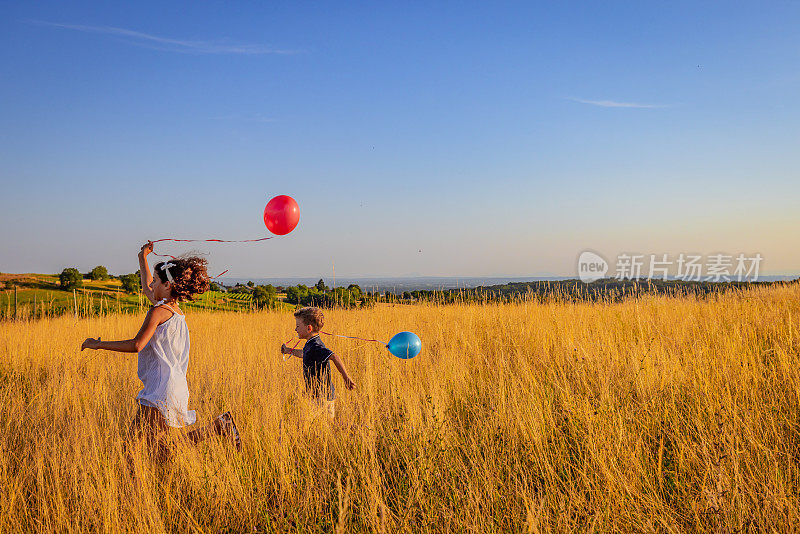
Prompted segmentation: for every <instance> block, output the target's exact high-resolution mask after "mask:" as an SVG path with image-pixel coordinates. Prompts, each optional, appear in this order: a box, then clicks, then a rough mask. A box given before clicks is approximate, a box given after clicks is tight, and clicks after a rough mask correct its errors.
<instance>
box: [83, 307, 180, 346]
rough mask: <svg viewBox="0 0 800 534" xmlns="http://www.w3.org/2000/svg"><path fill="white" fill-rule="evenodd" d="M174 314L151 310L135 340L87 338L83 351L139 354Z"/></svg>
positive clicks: (162, 309)
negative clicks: (157, 328) (103, 350)
mask: <svg viewBox="0 0 800 534" xmlns="http://www.w3.org/2000/svg"><path fill="white" fill-rule="evenodd" d="M171 316H172V312H171V311H169V310H167V309H164V308H162V307H160V306H159V307H158V308H150V311H149V312H147V316H146V317H145V318H144V323H142V327H141V328H140V329H139V332H138V333H137V334H136V337H134V338H133V339H126V340H124V341H100V338H97V339H94V338H92V337H90V338H86V341H84V342H83V344H82V345H81V350H84V349H105V350H113V351H115V352H139V351H140V350H142V349H143V348H144V347H145V346H146V345H147V344H148V343H149V342H150V338H151V337H153V333H155V331H156V327H158V325H160V324H161V323H163V322H164V321H166V320H167V319H169V318H170V317H171Z"/></svg>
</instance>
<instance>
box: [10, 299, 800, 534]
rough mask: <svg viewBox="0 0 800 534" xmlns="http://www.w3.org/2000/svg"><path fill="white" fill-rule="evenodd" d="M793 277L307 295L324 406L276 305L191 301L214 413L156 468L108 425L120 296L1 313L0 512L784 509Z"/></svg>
mask: <svg viewBox="0 0 800 534" xmlns="http://www.w3.org/2000/svg"><path fill="white" fill-rule="evenodd" d="M799 308H800V287H798V286H797V285H789V286H782V287H781V286H778V287H772V288H759V289H752V290H749V291H746V292H742V293H728V294H724V295H718V296H715V297H711V298H709V299H707V300H698V299H694V298H673V297H644V298H640V299H638V300H629V301H626V302H622V303H602V302H601V303H594V304H590V303H557V302H551V303H528V304H525V303H519V304H514V305H505V306H495V305H460V306H445V307H439V306H434V305H418V306H399V305H398V306H395V307H391V306H385V307H378V308H375V309H372V310H350V311H344V310H342V311H336V310H333V311H328V312H327V313H326V323H327V324H326V329H330V330H331V331H334V332H339V333H346V334H355V335H360V336H364V337H377V338H381V339H388V338H389V337H390V336H391V334H393V333H395V332H397V331H401V330H411V331H414V332H416V333H418V334H419V335H420V337H421V338H422V340H423V344H424V347H423V352H422V353H421V354H420V355H419V356H418V357H417V358H415V359H413V360H409V361H401V360H398V359H395V358H394V357H392V356H390V355H389V354H388V353H387V352H386V350H385V349H384V348H382V347H381V346H379V345H377V344H375V343H364V342H358V341H352V340H340V339H335V338H334V339H331V338H327V339H325V341H326V342H327V344H328V346H330V347H331V348H333V349H334V350H335V351H336V352H338V353H339V354H340V355H341V357H342V359H343V360H344V362H345V363H346V365H347V366H348V368H349V369H350V372H351V374H352V375H353V377H354V379H355V380H356V382H357V388H358V389H357V391H354V392H348V391H345V390H344V388H343V387H341V379H340V377H339V376H338V374H336V375H335V380H336V382H335V383H336V384H337V386H338V388H337V397H338V398H337V417H336V420H335V421H333V422H330V421H328V420H327V419H326V418H325V416H324V415H322V414H321V412H320V411H319V410H317V409H316V407H315V406H314V405H313V404H312V403H309V402H307V401H306V400H305V399H304V398H303V397H302V382H301V377H300V362H299V360H297V359H295V360H293V361H290V362H285V363H284V362H283V361H282V359H281V356H280V355H279V351H278V348H279V347H280V344H281V342H283V341H286V339H288V338H289V336H290V335H291V333H292V329H293V320H292V317H291V315H290V314H288V313H277V312H263V313H256V314H233V313H199V312H196V313H190V314H189V316H188V323H189V328H190V330H191V333H192V360H191V364H190V373H189V380H190V383H189V385H190V390H191V392H192V398H191V399H190V404H191V405H192V407H193V408H195V409H196V410H197V411H198V415H199V417H200V418H201V419H205V420H208V419H210V417H211V416H212V415H217V414H219V413H220V412H221V411H222V410H224V409H231V410H232V411H233V413H234V415H235V416H236V418H237V420H238V424H239V426H240V429H241V431H242V437H243V442H244V446H243V450H242V452H241V453H236V452H235V451H233V450H232V448H231V447H229V446H227V445H228V444H227V443H225V442H222V441H218V440H214V441H210V442H207V443H204V444H202V445H200V446H199V447H197V448H190V447H186V448H183V449H181V450H180V451H179V452H178V453H177V454H176V456H175V457H174V459H173V460H172V461H171V462H169V463H168V464H166V465H161V466H160V465H157V464H155V463H154V462H152V461H151V460H149V458H148V456H147V453H146V452H145V451H142V450H138V449H137V450H135V452H134V453H133V460H132V461H131V460H130V457H129V456H128V453H127V452H126V450H127V449H126V445H125V441H124V437H125V432H126V429H127V427H128V425H129V424H130V421H131V419H132V417H133V414H134V411H135V404H134V397H135V395H136V393H137V391H138V389H139V387H140V383H139V382H138V379H137V377H136V356H135V355H124V354H117V353H110V352H102V351H101V352H90V351H87V352H83V353H81V352H79V350H78V348H79V345H80V343H81V341H82V340H83V339H84V338H85V337H87V336H88V335H100V336H102V337H103V339H120V338H129V337H132V336H133V334H134V333H135V332H136V330H137V328H138V326H139V322H140V320H141V319H142V317H141V316H123V315H109V316H104V317H95V318H90V319H81V320H79V321H76V320H75V319H74V318H70V317H62V318H56V319H44V320H41V321H38V322H17V323H12V322H6V323H2V324H0V425H2V429H0V487H2V499H1V500H0V531H2V532H29V531H40V532H45V531H46V532H56V531H58V532H79V531H98V532H119V531H138V532H162V531H169V532H172V531H180V532H195V531H200V532H219V531H229V532H253V531H256V532H262V531H265V532H272V531H280V532H285V531H297V532H332V531H335V532H356V531H359V532H360V531H364V532H545V531H553V530H557V531H572V530H579V531H598V532H601V531H602V532H609V531H618V532H635V531H640V532H655V531H658V532H662V531H666V532H678V531H706V532H717V531H729V532H733V531H736V530H737V529H738V530H759V531H761V530H777V531H787V530H796V529H797V528H798V525H799V524H800V498H799V497H798V489H800V488H799V487H798V486H800V471H799V470H798V466H799V465H800V383H798V379H799V378H800V370H798V357H797V354H798V339H797V338H798V337H799V336H800V332H798V318H800V309H799Z"/></svg>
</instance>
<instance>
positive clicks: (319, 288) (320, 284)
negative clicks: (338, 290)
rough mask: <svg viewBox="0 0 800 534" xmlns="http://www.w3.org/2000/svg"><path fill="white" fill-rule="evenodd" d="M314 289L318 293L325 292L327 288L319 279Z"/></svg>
mask: <svg viewBox="0 0 800 534" xmlns="http://www.w3.org/2000/svg"><path fill="white" fill-rule="evenodd" d="M314 287H316V288H317V289H318V290H319V291H325V290H326V289H328V286H326V285H325V282H324V281H323V280H322V278H320V279H319V282H317V284H316V285H315V286H314Z"/></svg>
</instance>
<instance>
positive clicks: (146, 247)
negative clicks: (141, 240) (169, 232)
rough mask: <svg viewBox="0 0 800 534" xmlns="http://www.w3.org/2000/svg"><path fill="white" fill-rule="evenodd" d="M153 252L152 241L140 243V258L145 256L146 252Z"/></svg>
mask: <svg viewBox="0 0 800 534" xmlns="http://www.w3.org/2000/svg"><path fill="white" fill-rule="evenodd" d="M151 252H153V242H152V241H148V242H147V243H145V244H144V245H142V250H140V251H139V256H141V257H142V258H146V257H147V255H148V254H150V253H151Z"/></svg>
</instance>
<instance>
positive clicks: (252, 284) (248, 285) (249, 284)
mask: <svg viewBox="0 0 800 534" xmlns="http://www.w3.org/2000/svg"><path fill="white" fill-rule="evenodd" d="M253 286H255V284H254V283H253V281H252V280H251V281H249V282H247V287H253Z"/></svg>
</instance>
